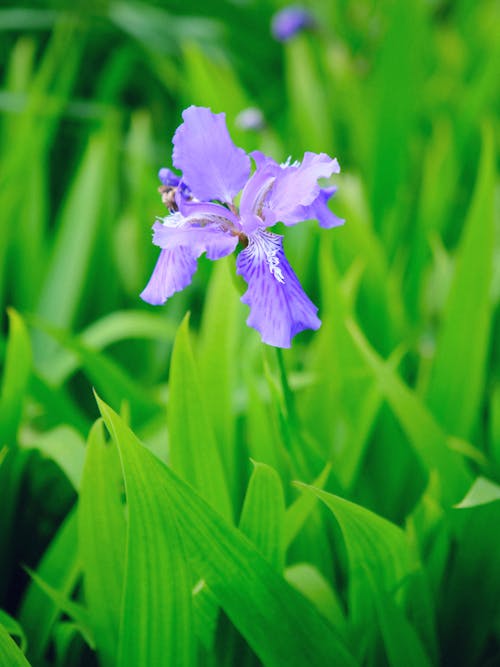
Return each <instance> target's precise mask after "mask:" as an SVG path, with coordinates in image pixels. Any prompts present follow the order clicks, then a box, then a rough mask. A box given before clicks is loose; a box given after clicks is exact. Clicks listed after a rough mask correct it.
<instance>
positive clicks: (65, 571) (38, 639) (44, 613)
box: [19, 512, 80, 664]
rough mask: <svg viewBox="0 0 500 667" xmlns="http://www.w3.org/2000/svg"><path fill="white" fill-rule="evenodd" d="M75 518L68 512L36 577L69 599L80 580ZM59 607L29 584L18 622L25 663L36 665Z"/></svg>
mask: <svg viewBox="0 0 500 667" xmlns="http://www.w3.org/2000/svg"><path fill="white" fill-rule="evenodd" d="M76 528H77V526H76V515H75V513H74V512H71V513H70V514H69V515H68V516H67V517H66V519H65V520H64V522H63V523H62V525H61V526H60V528H59V530H58V532H57V533H56V535H55V536H54V537H53V538H52V542H51V543H50V545H49V546H48V548H47V549H46V550H45V553H44V555H43V558H42V560H41V562H40V564H39V565H38V568H37V573H38V575H39V576H40V577H41V578H42V579H43V581H45V582H47V583H48V584H50V585H51V586H52V588H56V589H57V590H58V591H59V592H60V594H61V595H65V596H66V597H68V596H69V595H71V593H72V591H73V589H74V587H75V585H76V582H77V580H78V578H79V576H80V565H79V563H78V561H77V551H78V549H77V532H76ZM59 613H60V612H59V606H58V604H57V603H56V602H55V601H53V600H52V599H51V598H49V597H48V596H47V595H46V594H45V593H44V592H43V591H42V589H41V588H39V586H37V585H36V584H35V583H34V582H31V583H30V585H29V586H28V588H27V590H26V593H25V594H24V598H23V601H22V604H21V608H20V612H19V620H20V623H21V625H22V627H23V628H24V629H25V632H26V636H27V638H28V653H27V654H28V659H29V660H30V661H32V662H34V663H35V664H38V663H39V662H40V660H41V659H42V657H43V655H44V654H45V650H46V648H47V645H48V643H49V641H50V632H51V629H52V626H53V624H54V622H55V621H56V619H57V617H58V615H59Z"/></svg>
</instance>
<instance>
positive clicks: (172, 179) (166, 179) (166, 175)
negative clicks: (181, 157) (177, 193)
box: [158, 167, 181, 188]
mask: <svg viewBox="0 0 500 667" xmlns="http://www.w3.org/2000/svg"><path fill="white" fill-rule="evenodd" d="M158 178H159V179H160V181H161V182H162V183H163V185H167V186H170V187H174V188H175V187H176V186H177V185H179V182H180V180H181V179H180V177H179V176H177V174H174V172H173V171H172V170H171V169H167V167H162V168H161V169H160V171H159V172H158Z"/></svg>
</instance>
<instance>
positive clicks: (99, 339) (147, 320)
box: [46, 310, 175, 385]
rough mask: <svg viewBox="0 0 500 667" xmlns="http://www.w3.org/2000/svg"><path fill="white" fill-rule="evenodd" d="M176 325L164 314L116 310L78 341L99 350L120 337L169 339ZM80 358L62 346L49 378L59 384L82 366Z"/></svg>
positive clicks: (97, 322)
mask: <svg viewBox="0 0 500 667" xmlns="http://www.w3.org/2000/svg"><path fill="white" fill-rule="evenodd" d="M174 333H175V326H174V325H173V324H172V322H170V321H169V320H166V319H165V317H164V316H163V315H155V314H153V313H146V312H144V311H139V310H138V311H133V310H128V311H115V312H113V313H109V314H108V315H105V316H104V317H102V318H101V319H99V320H97V321H95V322H92V323H91V324H90V325H89V326H88V327H87V328H86V329H84V330H83V331H82V332H81V333H80V334H79V340H80V341H81V343H82V344H83V345H84V346H85V347H86V348H88V349H91V350H94V351H96V352H97V351H100V350H102V349H104V348H105V347H108V346H109V345H112V344H113V343H117V342H119V341H121V340H126V339H129V338H131V339H134V338H145V339H149V340H169V339H171V338H173V336H174ZM80 363H81V359H80V358H79V357H78V355H77V354H75V353H74V352H72V351H71V349H68V348H63V349H61V350H60V351H59V352H58V354H57V356H56V357H55V358H54V361H53V363H52V365H51V366H50V368H47V369H46V377H47V378H48V379H50V380H51V381H52V382H54V383H55V384H57V385H60V384H62V383H63V382H64V380H66V379H67V378H68V377H69V376H70V375H71V374H72V373H74V372H75V370H76V369H77V368H78V367H79V365H80Z"/></svg>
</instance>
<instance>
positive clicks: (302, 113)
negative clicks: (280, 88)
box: [285, 35, 333, 151]
mask: <svg viewBox="0 0 500 667" xmlns="http://www.w3.org/2000/svg"><path fill="white" fill-rule="evenodd" d="M318 69H319V68H318V63H317V62H316V60H315V53H314V49H313V42H312V41H311V40H309V39H308V37H307V36H305V35H297V36H296V37H295V38H294V39H291V40H290V41H289V42H288V43H287V44H286V45H285V75H286V82H287V92H288V98H289V108H290V114H291V116H292V119H293V125H294V130H295V132H296V135H297V138H298V141H297V143H298V144H299V148H301V149H303V150H309V151H321V150H323V151H329V150H331V147H332V146H333V122H332V115H331V110H330V108H329V105H328V100H327V98H326V95H325V82H324V81H323V80H322V77H321V74H320V72H319V71H318Z"/></svg>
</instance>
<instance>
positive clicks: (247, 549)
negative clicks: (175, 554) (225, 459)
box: [100, 402, 356, 667]
mask: <svg viewBox="0 0 500 667" xmlns="http://www.w3.org/2000/svg"><path fill="white" fill-rule="evenodd" d="M100 407H101V410H102V414H103V418H104V421H105V422H106V425H107V427H108V428H109V429H110V431H111V432H112V433H113V434H114V437H115V438H116V441H117V442H118V446H119V447H120V448H121V452H122V456H123V458H124V459H125V458H130V459H131V461H133V462H134V463H135V464H136V466H137V468H139V467H140V468H142V470H143V473H142V474H145V473H146V472H147V485H148V488H151V489H155V493H154V499H155V503H154V506H152V507H151V508H150V511H154V512H155V513H156V512H160V509H159V508H160V506H163V512H162V517H163V521H164V520H165V511H167V512H169V511H173V512H174V514H175V519H176V523H177V524H178V525H179V528H180V530H181V532H182V538H183V541H184V543H185V545H186V551H187V553H188V555H189V557H190V559H191V561H192V565H193V568H194V569H195V571H196V572H197V574H198V575H199V576H200V577H201V578H203V579H204V580H205V581H206V582H207V585H208V586H209V587H210V589H211V590H212V591H213V592H214V593H215V595H216V596H217V598H218V600H219V603H220V604H221V606H222V608H223V609H224V611H225V612H226V614H227V615H228V616H229V618H230V619H231V621H232V622H233V623H234V625H235V626H236V628H237V629H238V630H239V631H240V632H241V634H242V635H243V636H244V637H245V639H246V640H247V641H248V643H249V644H250V646H251V647H252V648H253V650H254V651H255V652H256V653H257V655H258V656H259V657H260V659H261V660H262V661H263V662H264V664H266V666H267V667H278V666H279V667H281V666H282V665H284V664H286V665H290V667H295V666H296V667H299V666H300V667H303V665H305V664H307V665H310V666H311V667H324V665H327V664H335V665H338V666H339V667H342V666H343V665H346V666H347V667H354V666H355V664H356V663H355V661H354V659H353V658H352V657H351V655H350V654H349V652H348V651H347V649H346V648H345V647H344V646H343V645H342V644H341V642H340V641H339V639H338V638H337V637H336V636H335V633H334V631H333V629H332V628H331V627H330V626H329V625H328V624H327V622H326V621H325V620H324V619H323V618H322V617H321V616H320V615H319V614H318V612H317V611H316V610H315V609H314V607H312V606H311V605H310V604H309V603H308V602H307V601H306V600H305V599H304V598H302V597H301V596H300V595H299V594H298V593H297V592H296V591H295V590H294V589H293V588H291V587H290V586H289V584H287V583H286V582H285V581H284V579H283V578H282V577H281V576H279V575H278V574H277V573H276V572H275V570H274V569H273V568H272V567H271V566H270V565H269V564H268V563H267V562H266V561H265V560H264V559H263V558H262V556H261V555H260V554H259V552H258V551H257V549H256V548H255V547H254V546H253V545H252V544H251V542H249V541H248V539H247V538H245V537H244V536H243V535H242V534H241V533H240V531H238V530H237V529H236V528H233V527H232V526H230V525H229V524H228V523H227V522H226V521H224V519H223V518H222V517H220V516H219V515H218V514H217V513H216V512H214V510H212V509H211V508H210V506H209V505H207V504H206V503H205V502H204V501H203V499H202V498H201V497H200V496H199V495H198V494H197V493H196V492H195V491H193V489H191V488H190V487H188V486H187V485H186V484H185V483H184V482H182V481H181V480H180V479H179V478H178V477H177V476H176V475H175V474H174V473H173V472H172V471H171V470H170V469H169V468H167V467H165V466H164V465H163V464H162V463H161V462H160V461H159V460H158V459H156V458H154V457H153V455H152V454H150V453H149V452H148V451H147V450H146V449H145V448H144V447H142V446H141V444H140V442H139V441H138V440H137V439H136V438H135V436H134V435H133V433H132V432H131V431H130V430H129V429H128V428H127V426H126V425H125V424H124V422H123V421H122V420H121V419H120V418H119V417H118V415H117V414H116V413H114V412H113V411H112V410H110V409H109V408H108V407H107V406H106V405H104V404H103V403H102V402H100ZM135 469H136V468H134V470H135ZM160 494H161V499H162V500H164V502H163V503H161V504H159V503H158V500H159V498H160ZM178 613H179V612H178ZM136 620H137V617H136ZM277 622H279V631H278V632H277V631H276V623H277ZM149 631H151V630H149ZM135 632H136V633H137V628H136V629H135Z"/></svg>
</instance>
